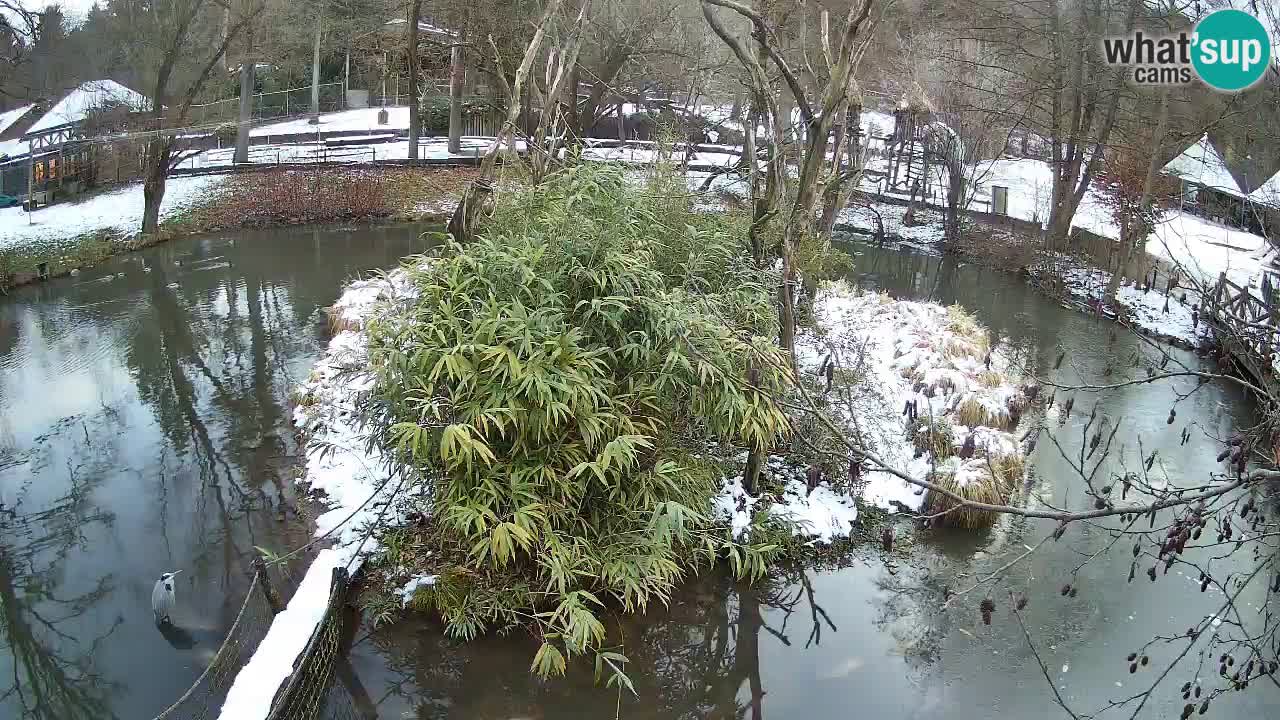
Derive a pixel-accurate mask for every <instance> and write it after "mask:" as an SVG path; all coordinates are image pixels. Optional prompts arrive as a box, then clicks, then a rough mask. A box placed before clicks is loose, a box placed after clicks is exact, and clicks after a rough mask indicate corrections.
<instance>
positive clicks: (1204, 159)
mask: <svg viewBox="0 0 1280 720" xmlns="http://www.w3.org/2000/svg"><path fill="white" fill-rule="evenodd" d="M1164 171H1165V172H1167V173H1172V174H1174V175H1177V176H1179V177H1181V178H1182V179H1183V180H1186V181H1187V182H1193V183H1196V184H1197V185H1202V186H1204V187H1207V188H1212V189H1214V190H1219V191H1221V192H1224V193H1227V194H1229V195H1235V196H1236V197H1241V198H1243V197H1245V196H1246V193H1245V192H1244V191H1242V190H1241V189H1240V185H1239V184H1238V183H1237V182H1236V179H1235V178H1234V177H1233V176H1232V175H1231V171H1230V170H1228V169H1227V164H1226V163H1225V162H1224V161H1223V160H1222V155H1220V154H1219V153H1218V150H1217V148H1215V147H1214V146H1213V143H1211V142H1209V136H1208V135H1207V134H1206V135H1204V136H1202V137H1201V138H1200V140H1199V141H1198V142H1196V143H1195V144H1194V145H1192V146H1191V147H1189V148H1187V149H1186V150H1183V151H1182V154H1181V155H1179V156H1178V157H1176V158H1174V159H1172V160H1170V161H1169V164H1168V165H1165V166H1164Z"/></svg>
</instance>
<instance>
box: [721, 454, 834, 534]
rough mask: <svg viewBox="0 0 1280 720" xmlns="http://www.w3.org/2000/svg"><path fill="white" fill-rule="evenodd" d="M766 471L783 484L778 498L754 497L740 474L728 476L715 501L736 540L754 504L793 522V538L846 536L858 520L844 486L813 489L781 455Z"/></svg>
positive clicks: (824, 484)
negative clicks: (745, 487) (746, 488)
mask: <svg viewBox="0 0 1280 720" xmlns="http://www.w3.org/2000/svg"><path fill="white" fill-rule="evenodd" d="M767 472H768V474H769V475H771V476H772V481H773V483H772V484H778V485H781V486H782V487H783V491H782V495H781V496H780V497H771V496H770V497H768V498H766V497H764V496H760V497H753V496H751V495H749V494H747V491H746V490H745V489H744V488H743V486H742V476H741V475H739V476H736V477H733V478H728V479H726V481H725V484H724V487H723V488H721V490H720V494H719V495H717V496H716V498H715V500H714V506H713V507H714V511H715V512H716V514H718V515H720V516H721V517H727V518H729V524H730V528H731V530H732V532H733V537H734V538H735V539H741V538H743V537H744V536H746V534H747V531H748V529H749V528H750V527H751V521H752V519H753V518H754V516H755V513H756V512H757V511H758V510H757V505H760V504H761V503H762V502H763V503H764V507H767V511H768V513H769V514H770V515H773V516H774V517H777V518H780V519H783V520H786V521H789V522H791V523H792V524H793V529H794V534H795V536H796V537H801V538H808V539H810V540H811V541H812V542H821V543H830V542H832V541H834V540H838V539H840V538H845V537H849V533H850V532H851V531H852V530H853V525H854V523H855V522H856V521H857V519H858V507H857V504H856V503H855V502H854V499H853V496H852V495H850V494H849V493H848V492H847V491H846V490H845V489H844V488H832V487H831V485H830V484H829V483H827V482H822V483H820V484H819V485H818V486H817V487H816V488H814V489H813V490H812V491H810V490H809V487H808V486H807V485H806V484H805V472H804V469H803V468H795V467H790V466H788V465H787V464H786V463H785V462H784V461H783V459H782V458H780V457H776V456H775V457H770V458H769V462H768V469H767Z"/></svg>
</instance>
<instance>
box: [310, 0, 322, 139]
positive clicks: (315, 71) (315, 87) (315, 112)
mask: <svg viewBox="0 0 1280 720" xmlns="http://www.w3.org/2000/svg"><path fill="white" fill-rule="evenodd" d="M320 18H321V16H320V15H316V42H315V47H314V48H313V50H312V55H311V124H312V125H319V124H320V31H321V19H320Z"/></svg>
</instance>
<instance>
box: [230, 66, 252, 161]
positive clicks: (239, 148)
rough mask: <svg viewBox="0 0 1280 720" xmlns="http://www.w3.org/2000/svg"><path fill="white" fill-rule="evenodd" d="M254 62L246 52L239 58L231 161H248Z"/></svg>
mask: <svg viewBox="0 0 1280 720" xmlns="http://www.w3.org/2000/svg"><path fill="white" fill-rule="evenodd" d="M253 66H254V62H253V60H252V59H251V58H250V57H249V55H248V54H247V53H246V54H245V56H244V57H242V58H241V59H240V121H239V124H237V125H236V152H235V156H234V157H233V158H232V159H231V161H232V162H233V163H247V162H249V130H250V124H251V123H252V122H253V75H254V72H253V70H254V67H253Z"/></svg>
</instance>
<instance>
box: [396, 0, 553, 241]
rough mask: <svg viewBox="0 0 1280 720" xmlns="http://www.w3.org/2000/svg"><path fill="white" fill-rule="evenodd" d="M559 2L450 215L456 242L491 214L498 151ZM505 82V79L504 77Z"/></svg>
mask: <svg viewBox="0 0 1280 720" xmlns="http://www.w3.org/2000/svg"><path fill="white" fill-rule="evenodd" d="M418 1H420V0H415V2H418ZM560 2H561V0H548V2H547V5H546V7H545V8H544V9H543V11H542V19H541V20H539V22H538V27H537V29H536V30H534V33H533V37H532V38H531V39H530V40H529V45H528V47H526V48H525V51H524V59H523V60H521V62H520V66H519V67H518V68H516V75H515V82H514V83H513V84H512V85H511V86H510V87H508V88H507V89H506V90H507V119H506V122H504V123H503V125H502V127H501V128H500V129H499V130H498V136H497V137H495V138H494V139H493V142H492V143H490V144H489V149H488V150H487V151H486V152H485V155H484V160H483V161H481V163H480V172H479V174H478V175H477V177H476V179H475V180H474V181H472V183H471V185H470V186H469V187H468V188H467V189H466V191H464V192H463V193H462V199H461V200H460V201H459V202H458V207H457V208H455V209H454V211H453V216H452V217H450V218H449V227H448V231H449V234H450V235H452V236H453V239H454V240H456V241H457V242H460V243H466V242H470V241H471V238H472V237H474V236H475V232H476V225H477V224H478V223H479V221H480V218H481V216H482V215H485V214H488V213H489V212H490V211H491V210H492V207H493V181H494V177H495V175H496V174H497V165H498V152H499V151H500V150H501V149H502V143H503V140H504V138H506V137H507V136H514V134H515V129H516V124H517V123H518V122H519V120H520V95H521V90H522V89H523V87H524V81H525V78H526V77H527V76H528V75H529V70H530V68H531V67H532V66H533V61H534V58H535V57H537V55H538V50H539V48H541V47H542V38H543V35H544V34H545V33H546V28H547V25H549V24H550V22H551V18H552V17H554V16H555V14H556V11H557V10H559V9H560ZM492 42H493V39H492V37H491V38H490V44H492ZM494 53H495V55H496V54H497V47H496V46H495V47H494ZM500 77H501V76H500ZM503 81H504V82H505V78H504V80H503Z"/></svg>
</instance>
